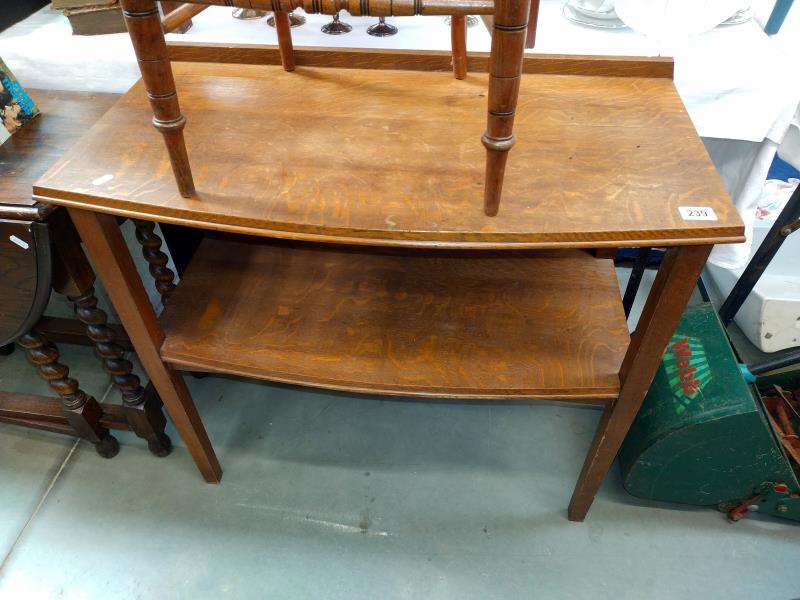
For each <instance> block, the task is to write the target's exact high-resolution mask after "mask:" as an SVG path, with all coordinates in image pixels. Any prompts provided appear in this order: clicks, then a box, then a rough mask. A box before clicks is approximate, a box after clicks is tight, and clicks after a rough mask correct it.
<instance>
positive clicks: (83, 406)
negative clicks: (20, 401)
mask: <svg viewBox="0 0 800 600" xmlns="http://www.w3.org/2000/svg"><path fill="white" fill-rule="evenodd" d="M17 342H18V343H19V345H20V346H22V347H23V348H25V350H26V352H27V354H28V359H29V360H30V361H31V362H32V363H34V364H35V365H36V366H37V370H38V371H39V375H41V376H42V378H44V379H46V380H47V382H48V383H49V384H50V387H51V388H53V390H55V392H56V393H57V394H58V395H59V397H60V398H61V403H62V406H63V409H64V414H65V415H66V417H67V421H68V422H69V424H70V425H71V426H72V428H73V429H74V430H75V432H76V433H77V434H78V435H79V436H80V437H82V438H85V439H87V440H89V441H90V442H92V443H93V444H94V446H95V448H96V449H97V453H98V454H99V455H100V456H102V457H103V458H112V457H113V456H116V454H117V452H119V442H118V441H117V439H116V438H115V437H114V436H113V435H111V434H110V433H109V432H108V429H106V428H105V427H103V426H101V425H100V416H101V412H102V411H101V410H100V405H99V404H98V403H97V400H95V399H94V398H92V397H91V396H89V395H88V394H86V392H84V391H83V390H82V389H80V385H79V384H78V382H77V381H76V380H75V379H73V378H72V377H70V376H69V368H68V367H67V366H66V365H62V364H61V363H60V362H58V360H59V354H58V349H57V348H56V347H55V345H54V344H52V343H50V342H49V341H48V340H47V338H46V337H45V336H44V335H42V334H41V333H39V332H37V331H35V330H31V331H30V332H29V333H26V334H25V335H23V336H22V337H20V338H19V340H17Z"/></svg>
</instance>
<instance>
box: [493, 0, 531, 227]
mask: <svg viewBox="0 0 800 600" xmlns="http://www.w3.org/2000/svg"><path fill="white" fill-rule="evenodd" d="M533 1H534V2H538V1H539V0H533ZM529 10H530V0H497V2H496V3H495V14H494V25H493V33H492V54H491V59H490V61H489V117H488V120H487V126H486V133H484V134H483V137H482V138H481V141H482V142H483V145H484V146H485V147H486V183H485V184H484V185H485V187H484V195H483V210H484V212H485V213H486V214H487V215H488V216H490V217H492V216H494V215H496V214H497V211H498V209H499V207H500V196H501V194H502V192H503V176H504V174H505V170H506V160H507V159H508V151H509V150H511V147H512V146H513V145H514V134H513V132H512V128H513V125H514V113H515V112H516V109H517V96H518V95H519V84H520V77H521V75H522V56H523V52H524V48H525V35H526V31H527V29H528V14H529Z"/></svg>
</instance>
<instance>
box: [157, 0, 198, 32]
mask: <svg viewBox="0 0 800 600" xmlns="http://www.w3.org/2000/svg"><path fill="white" fill-rule="evenodd" d="M207 8H208V5H204V4H194V3H191V2H185V3H183V4H181V5H180V6H179V7H178V8H176V9H175V10H173V11H172V12H170V13H168V14H166V15H164V18H163V19H161V27H162V28H163V29H164V33H170V32H172V31H175V30H176V29H178V28H179V27H180V26H181V25H183V24H184V23H186V21H188V20H189V19H191V18H192V17H195V16H197V15H199V14H200V13H201V12H203V11H204V10H205V9H207Z"/></svg>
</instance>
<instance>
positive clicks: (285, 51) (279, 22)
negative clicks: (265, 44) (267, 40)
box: [274, 10, 294, 71]
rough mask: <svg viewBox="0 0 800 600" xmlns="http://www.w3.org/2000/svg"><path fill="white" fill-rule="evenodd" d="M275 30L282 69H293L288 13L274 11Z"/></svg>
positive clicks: (290, 25) (292, 49)
mask: <svg viewBox="0 0 800 600" xmlns="http://www.w3.org/2000/svg"><path fill="white" fill-rule="evenodd" d="M274 16H275V31H276V32H277V33H278V48H279V49H280V51H281V64H282V65H283V70H284V71H294V48H293V46H292V24H291V23H290V22H289V13H287V12H284V11H280V10H276V11H275V15H274Z"/></svg>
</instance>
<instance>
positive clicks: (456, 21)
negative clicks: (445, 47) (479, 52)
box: [450, 15, 467, 79]
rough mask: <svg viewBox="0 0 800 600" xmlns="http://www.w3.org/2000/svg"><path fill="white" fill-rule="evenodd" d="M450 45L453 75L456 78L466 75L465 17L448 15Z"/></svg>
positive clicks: (462, 77)
mask: <svg viewBox="0 0 800 600" xmlns="http://www.w3.org/2000/svg"><path fill="white" fill-rule="evenodd" d="M450 46H451V48H452V52H453V75H454V76H455V78H456V79H464V78H465V77H466V76H467V18H466V17H464V16H455V15H453V16H452V17H450Z"/></svg>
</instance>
